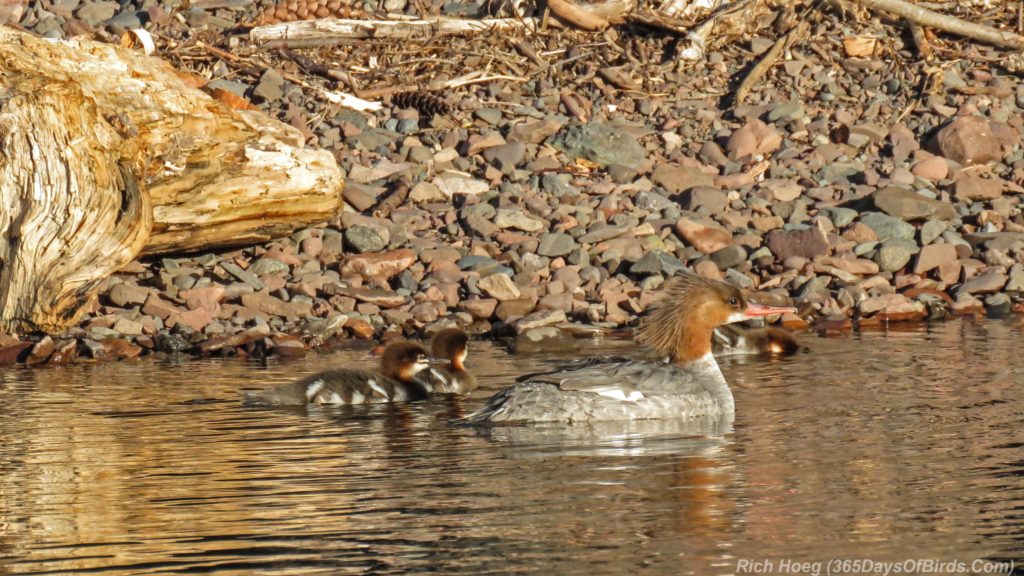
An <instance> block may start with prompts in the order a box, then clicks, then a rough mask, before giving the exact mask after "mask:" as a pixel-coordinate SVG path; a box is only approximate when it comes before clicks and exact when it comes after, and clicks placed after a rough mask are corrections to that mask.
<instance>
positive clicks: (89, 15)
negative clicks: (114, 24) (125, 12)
mask: <svg viewBox="0 0 1024 576" xmlns="http://www.w3.org/2000/svg"><path fill="white" fill-rule="evenodd" d="M118 8H120V6H119V5H118V3H117V2H83V3H82V5H81V6H80V7H79V8H78V10H77V11H76V12H75V16H77V17H78V19H79V20H83V21H84V22H86V23H87V24H89V25H91V26H96V25H97V24H99V23H101V22H103V21H104V20H107V19H110V18H112V17H113V16H114V14H116V13H117V10H118Z"/></svg>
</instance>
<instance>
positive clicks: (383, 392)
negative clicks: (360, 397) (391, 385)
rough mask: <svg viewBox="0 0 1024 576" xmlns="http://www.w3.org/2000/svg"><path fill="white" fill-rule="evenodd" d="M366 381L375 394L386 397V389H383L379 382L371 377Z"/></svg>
mask: <svg viewBox="0 0 1024 576" xmlns="http://www.w3.org/2000/svg"><path fill="white" fill-rule="evenodd" d="M366 383H367V384H369V385H370V388H372V389H373V391H374V392H376V393H377V394H380V395H381V396H383V397H385V398H387V397H388V393H387V391H386V390H384V388H383V387H382V386H381V385H380V384H377V381H376V380H374V379H373V378H370V379H369V380H367V381H366Z"/></svg>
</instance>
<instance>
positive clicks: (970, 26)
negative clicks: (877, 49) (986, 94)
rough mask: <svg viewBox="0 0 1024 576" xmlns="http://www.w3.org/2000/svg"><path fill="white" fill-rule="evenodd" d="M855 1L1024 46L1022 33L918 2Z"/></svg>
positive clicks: (1001, 43)
mask: <svg viewBox="0 0 1024 576" xmlns="http://www.w3.org/2000/svg"><path fill="white" fill-rule="evenodd" d="M851 1H853V2H856V3H857V4H860V5H862V6H866V7H868V8H873V9H875V10H880V11H882V12H888V13H890V14H895V15H897V16H900V17H903V18H906V19H907V20H910V21H911V22H913V23H915V24H918V25H920V26H924V27H925V28H935V29H936V30H942V31H943V32H949V33H950V34H956V35H957V36H963V37H964V38H970V39H972V40H978V41H981V42H986V43H988V44H992V45H995V46H1002V47H1004V48H1014V49H1017V50H1021V49H1024V37H1022V36H1018V35H1017V34H1014V33H1013V32H1005V31H1003V30H999V29H998V28H993V27H991V26H986V25H984V24H978V23H976V22H967V21H966V20H961V19H960V18H955V17H953V16H948V15H946V14H941V13H939V12H934V11H932V10H928V9H927V8H923V7H921V6H915V5H914V4H911V3H909V2H904V0H851Z"/></svg>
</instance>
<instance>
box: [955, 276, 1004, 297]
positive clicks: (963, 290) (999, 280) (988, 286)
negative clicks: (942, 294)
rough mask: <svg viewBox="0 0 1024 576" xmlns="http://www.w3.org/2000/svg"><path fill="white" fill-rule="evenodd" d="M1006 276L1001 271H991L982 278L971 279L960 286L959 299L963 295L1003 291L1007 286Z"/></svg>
mask: <svg viewBox="0 0 1024 576" xmlns="http://www.w3.org/2000/svg"><path fill="white" fill-rule="evenodd" d="M1006 280H1007V278H1006V274H1003V273H1002V272H1000V271H999V270H989V271H988V272H985V273H984V274H982V275H980V276H975V277H973V278H969V279H968V280H967V281H966V282H964V283H963V284H961V285H960V289H959V290H957V297H959V296H960V295H961V294H991V293H992V292H998V291H999V290H1002V288H1003V286H1005V285H1006Z"/></svg>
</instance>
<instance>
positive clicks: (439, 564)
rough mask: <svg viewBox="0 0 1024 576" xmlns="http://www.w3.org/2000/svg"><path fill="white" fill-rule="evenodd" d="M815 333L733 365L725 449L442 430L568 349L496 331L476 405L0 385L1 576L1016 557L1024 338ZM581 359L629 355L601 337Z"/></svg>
mask: <svg viewBox="0 0 1024 576" xmlns="http://www.w3.org/2000/svg"><path fill="white" fill-rule="evenodd" d="M902 330H904V331H900V332H895V331H890V332H871V333H864V334H846V335H841V336H838V337H832V338H820V337H818V336H816V335H814V334H805V335H802V336H801V341H802V343H803V344H805V345H806V346H807V347H808V348H809V352H808V353H804V354H800V355H798V356H795V357H792V358H786V359H782V360H771V359H743V360H723V361H722V362H721V364H722V367H723V371H724V372H725V374H726V378H727V379H728V380H729V381H730V382H731V383H732V385H733V390H734V393H735V396H736V403H737V418H736V422H735V425H734V428H733V430H732V431H730V432H728V433H727V434H725V435H724V436H719V437H706V436H694V435H692V431H690V430H687V428H686V427H685V426H679V425H677V424H674V423H659V424H634V425H632V426H624V425H617V426H612V427H601V428H596V429H585V428H575V429H571V430H567V429H565V428H562V427H546V428H531V427H526V428H510V429H496V430H491V431H486V430H485V431H481V430H476V429H472V428H461V427H456V426H452V425H450V421H451V420H452V419H453V418H455V417H457V416H459V415H461V414H464V413H466V412H468V411H469V410H472V409H473V408H475V407H476V406H479V405H480V404H481V402H482V401H483V399H484V398H485V397H487V396H488V394H489V392H491V391H494V390H497V389H499V388H502V387H504V386H505V385H507V384H508V382H510V381H511V379H512V378H513V377H514V376H516V375H518V374H520V373H523V372H526V371H530V370H535V369H538V368H542V367H546V366H549V365H551V364H552V363H553V362H555V361H556V359H554V358H547V357H523V356H520V357H513V356H509V355H508V354H506V353H505V352H504V351H503V350H502V349H500V348H498V347H496V346H492V345H490V344H488V343H480V344H478V345H476V348H475V349H474V350H473V352H472V354H471V357H470V361H469V366H470V368H471V369H473V370H475V371H476V372H477V373H478V374H480V375H481V377H480V379H481V381H482V386H483V390H481V391H480V392H479V393H477V394H474V395H473V396H472V397H470V398H462V399H445V400H441V401H435V402H433V403H418V404H408V405H402V406H390V407H387V406H385V407H380V406H378V407H358V408H356V409H334V408H327V409H319V408H318V409H312V408H311V409H309V410H308V411H307V410H304V409H303V410H267V409H253V408H245V407H243V406H242V405H241V404H240V403H239V402H238V395H237V391H238V390H239V389H240V388H246V387H248V388H260V387H264V386H269V385H271V384H275V383H278V382H283V381H288V380H290V379H292V378H294V377H296V376H299V375H303V374H307V373H309V372H311V371H314V370H317V369H320V368H324V367H327V366H330V365H339V364H340V365H345V364H358V365H363V364H367V363H371V362H372V360H371V359H369V358H368V357H367V356H366V352H364V351H344V352H336V353H330V354H326V353H325V354H314V355H311V356H310V357H308V358H306V359H303V360H299V361H274V362H272V363H271V364H270V365H269V366H266V365H262V364H260V363H257V362H253V361H240V360H231V359H215V360H208V361H201V362H197V361H188V362H183V363H174V362H167V361H164V362H156V361H152V360H150V361H136V362H125V363H112V364H101V365H92V366H74V367H68V368H53V369H36V370H20V369H18V370H7V369H4V370H2V371H0V406H2V408H0V572H3V573H8V574H41V573H51V574H76V573H89V574H105V573H130V574H150V573H154V574H159V573H176V572H214V573H218V574H270V573H273V574H314V573H317V574H358V573H374V574H399V573H425V572H432V573H438V574H480V573H490V574H527V573H528V574H585V575H593V574H629V573H637V572H643V573H650V574H730V573H738V572H739V573H743V572H744V570H742V569H740V570H738V566H741V565H740V564H738V562H740V561H743V560H762V559H769V560H773V561H774V562H775V568H774V570H775V573H778V567H779V562H781V561H782V560H783V559H786V558H788V559H797V560H806V561H817V560H828V559H831V558H867V559H872V560H875V561H879V562H881V561H892V560H905V559H915V558H932V559H939V560H959V561H963V562H966V563H968V564H970V562H971V561H973V560H974V559H977V558H993V559H1007V558H1019V557H1022V556H1024V554H1022V553H1021V552H1022V551H1024V544H1022V534H1024V426H1022V424H1024V402H1022V400H1024V349H1022V347H1021V345H1020V343H1021V336H1022V332H1024V328H1022V325H1021V324H1020V323H1019V321H1018V320H1009V321H983V322H982V321H976V322H975V321H963V322H960V321H957V322H950V323H945V324H939V325H935V326H931V327H926V326H919V327H914V328H904V329H902ZM587 351H588V353H594V354H603V353H621V352H623V351H628V349H624V348H623V345H622V344H621V343H603V344H600V345H597V346H595V347H593V348H588V350H587Z"/></svg>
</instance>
